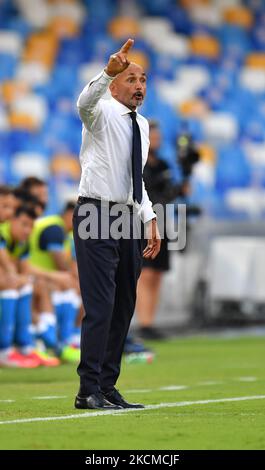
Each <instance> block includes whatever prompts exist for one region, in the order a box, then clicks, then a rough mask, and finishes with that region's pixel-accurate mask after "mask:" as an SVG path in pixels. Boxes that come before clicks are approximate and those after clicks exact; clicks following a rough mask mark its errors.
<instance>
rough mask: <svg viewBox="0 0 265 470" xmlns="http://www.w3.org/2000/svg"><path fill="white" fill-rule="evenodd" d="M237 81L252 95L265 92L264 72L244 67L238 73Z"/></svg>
mask: <svg viewBox="0 0 265 470" xmlns="http://www.w3.org/2000/svg"><path fill="white" fill-rule="evenodd" d="M239 80H240V85H241V86H242V87H244V88H246V89H248V90H250V91H251V92H253V93H264V92H265V70H260V69H254V68H250V67H244V68H242V70H241V72H240V76H239Z"/></svg>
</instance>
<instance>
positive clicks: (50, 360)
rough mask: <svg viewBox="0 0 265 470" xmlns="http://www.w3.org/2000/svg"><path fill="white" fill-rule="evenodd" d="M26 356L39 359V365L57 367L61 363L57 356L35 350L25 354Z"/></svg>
mask: <svg viewBox="0 0 265 470" xmlns="http://www.w3.org/2000/svg"><path fill="white" fill-rule="evenodd" d="M26 357H29V358H35V359H36V360H37V361H39V365H40V366H45V367H57V366H59V365H60V364H61V361H60V360H59V359H58V357H54V356H49V354H47V353H46V352H41V351H37V350H34V351H31V352H30V353H29V354H27V355H26Z"/></svg>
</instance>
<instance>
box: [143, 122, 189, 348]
mask: <svg viewBox="0 0 265 470" xmlns="http://www.w3.org/2000/svg"><path fill="white" fill-rule="evenodd" d="M149 129H150V134H149V139H150V148H149V154H148V159H147V163H146V166H145V168H144V172H143V179H144V182H145V187H146V190H147V191H148V194H149V197H150V200H151V201H152V203H153V204H154V205H155V204H157V203H160V204H163V205H166V204H167V203H169V202H171V201H173V200H174V199H176V197H177V196H179V195H182V190H183V189H182V187H181V186H179V185H176V184H174V183H173V181H172V177H171V171H170V168H169V166H168V164H167V163H166V162H165V161H164V160H162V159H161V158H160V156H159V148H160V145H161V133H160V129H159V125H158V123H157V122H156V121H153V120H152V121H149ZM168 270H169V253H168V239H167V236H166V233H164V238H163V237H162V240H161V248H160V252H159V253H158V255H157V257H156V258H155V259H144V261H143V269H142V273H141V276H140V279H139V282H138V289H137V303H136V312H137V317H138V322H139V324H140V328H139V336H140V337H141V338H143V339H162V338H163V335H162V333H161V332H160V331H158V330H157V329H156V328H154V326H153V322H154V318H155V313H156V309H157V305H158V302H159V295H160V288H161V283H162V277H163V273H164V272H166V271H168Z"/></svg>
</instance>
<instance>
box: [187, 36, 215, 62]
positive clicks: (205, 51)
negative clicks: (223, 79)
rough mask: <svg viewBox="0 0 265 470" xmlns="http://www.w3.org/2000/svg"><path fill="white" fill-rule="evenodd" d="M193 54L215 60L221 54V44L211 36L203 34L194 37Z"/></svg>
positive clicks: (191, 44) (192, 38)
mask: <svg viewBox="0 0 265 470" xmlns="http://www.w3.org/2000/svg"><path fill="white" fill-rule="evenodd" d="M190 48H191V51H192V54H194V55H199V56H205V57H209V58H211V59H215V58H217V57H218V55H219V53H220V44H219V42H218V41H217V40H216V39H215V38H214V37H211V36H206V35H202V34H198V35H194V36H192V37H191V39H190Z"/></svg>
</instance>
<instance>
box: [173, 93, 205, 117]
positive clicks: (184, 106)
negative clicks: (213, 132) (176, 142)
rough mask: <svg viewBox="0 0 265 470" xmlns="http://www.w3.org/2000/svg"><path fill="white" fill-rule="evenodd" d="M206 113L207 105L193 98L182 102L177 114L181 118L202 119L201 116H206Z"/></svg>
mask: <svg viewBox="0 0 265 470" xmlns="http://www.w3.org/2000/svg"><path fill="white" fill-rule="evenodd" d="M208 111H209V108H208V106H207V104H206V103H205V101H203V100H201V99H199V98H194V99H190V100H187V101H184V102H183V103H181V105H180V106H179V112H180V113H181V114H182V115H183V116H191V117H197V118H202V117H203V116H205V115H206V114H207V112H208Z"/></svg>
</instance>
